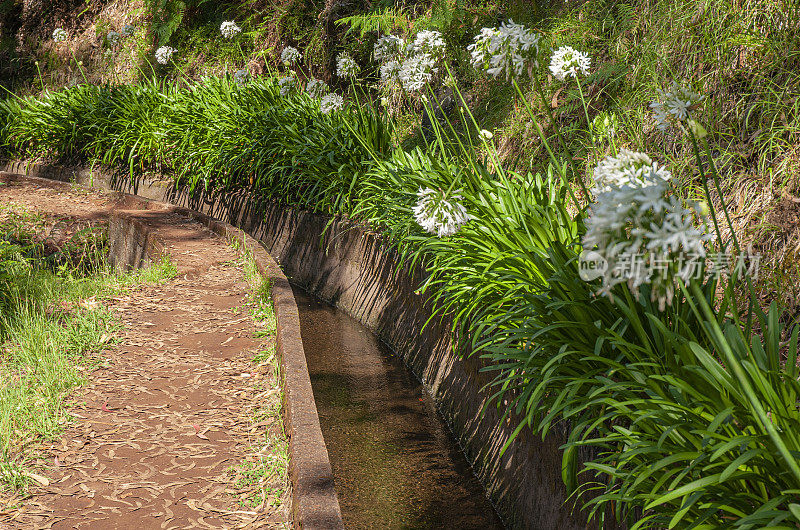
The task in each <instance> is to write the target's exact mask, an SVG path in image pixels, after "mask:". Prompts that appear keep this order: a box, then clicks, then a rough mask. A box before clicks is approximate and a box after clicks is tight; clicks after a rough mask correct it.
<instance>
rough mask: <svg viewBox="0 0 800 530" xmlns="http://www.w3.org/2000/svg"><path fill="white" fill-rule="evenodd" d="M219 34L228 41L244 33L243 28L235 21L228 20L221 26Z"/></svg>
mask: <svg viewBox="0 0 800 530" xmlns="http://www.w3.org/2000/svg"><path fill="white" fill-rule="evenodd" d="M219 32H220V33H222V36H223V37H225V38H226V39H232V38H234V37H235V36H236V35H238V34H239V33H241V32H242V28H240V27H239V26H237V25H236V22H234V21H233V20H226V21H224V22H223V23H222V24H220V26H219Z"/></svg>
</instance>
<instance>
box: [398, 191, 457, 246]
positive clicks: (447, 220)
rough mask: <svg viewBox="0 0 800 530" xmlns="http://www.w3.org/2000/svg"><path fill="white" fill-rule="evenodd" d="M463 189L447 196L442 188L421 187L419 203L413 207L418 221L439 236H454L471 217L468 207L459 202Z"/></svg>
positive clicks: (426, 229)
mask: <svg viewBox="0 0 800 530" xmlns="http://www.w3.org/2000/svg"><path fill="white" fill-rule="evenodd" d="M460 192H461V190H456V191H455V192H452V193H450V197H449V198H448V197H446V196H445V194H444V193H443V192H442V191H441V190H433V189H431V188H420V189H419V191H418V192H417V205H416V206H414V207H413V208H412V209H413V211H414V218H415V219H416V221H417V223H418V224H419V225H420V226H421V227H422V228H423V229H424V230H425V231H426V232H430V233H431V234H436V235H437V236H438V237H447V236H452V235H453V234H455V233H456V232H458V230H459V228H461V226H462V225H463V224H465V223H466V222H467V221H469V219H470V217H469V214H468V213H467V209H466V208H464V206H463V205H462V204H461V203H460V202H459V201H460V200H461V199H462V197H461V194H460Z"/></svg>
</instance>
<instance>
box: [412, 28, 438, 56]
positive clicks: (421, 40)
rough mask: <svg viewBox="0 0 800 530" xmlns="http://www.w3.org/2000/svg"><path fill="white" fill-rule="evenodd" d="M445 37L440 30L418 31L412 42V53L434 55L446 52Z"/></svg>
mask: <svg viewBox="0 0 800 530" xmlns="http://www.w3.org/2000/svg"><path fill="white" fill-rule="evenodd" d="M444 48H445V44H444V39H443V38H442V34H441V33H439V32H438V31H431V30H425V31H420V32H419V33H417V35H416V37H414V42H413V43H412V44H411V54H412V55H416V54H421V53H426V54H429V55H433V56H434V57H438V56H441V55H442V54H443V53H444Z"/></svg>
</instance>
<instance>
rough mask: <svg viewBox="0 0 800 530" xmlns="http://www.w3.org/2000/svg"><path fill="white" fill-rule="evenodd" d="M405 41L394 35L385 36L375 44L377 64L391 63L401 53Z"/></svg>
mask: <svg viewBox="0 0 800 530" xmlns="http://www.w3.org/2000/svg"><path fill="white" fill-rule="evenodd" d="M405 45H406V41H404V40H403V39H401V38H400V37H397V36H396V35H386V36H384V37H381V38H379V39H378V42H376V43H375V48H374V55H375V60H376V61H379V62H385V61H391V60H393V59H395V58H397V56H398V55H400V54H401V53H403V50H404V49H405Z"/></svg>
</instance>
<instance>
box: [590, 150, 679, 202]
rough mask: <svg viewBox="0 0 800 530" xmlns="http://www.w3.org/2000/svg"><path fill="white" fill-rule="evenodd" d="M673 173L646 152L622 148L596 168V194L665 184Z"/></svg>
mask: <svg viewBox="0 0 800 530" xmlns="http://www.w3.org/2000/svg"><path fill="white" fill-rule="evenodd" d="M670 179H672V174H671V173H670V172H669V171H667V170H666V169H664V168H663V167H660V166H659V165H658V163H656V162H653V161H652V160H651V159H650V157H649V156H647V155H646V154H645V153H640V152H637V151H630V150H628V149H625V148H622V149H620V151H619V154H618V155H617V156H608V157H606V158H604V159H603V160H602V161H601V162H600V163H599V164H597V167H595V169H594V184H595V187H594V190H593V192H594V193H595V195H599V194H601V193H605V192H607V191H613V190H618V189H620V188H623V187H626V186H630V187H646V186H661V185H665V184H666V183H667V182H668V181H669V180H670Z"/></svg>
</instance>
